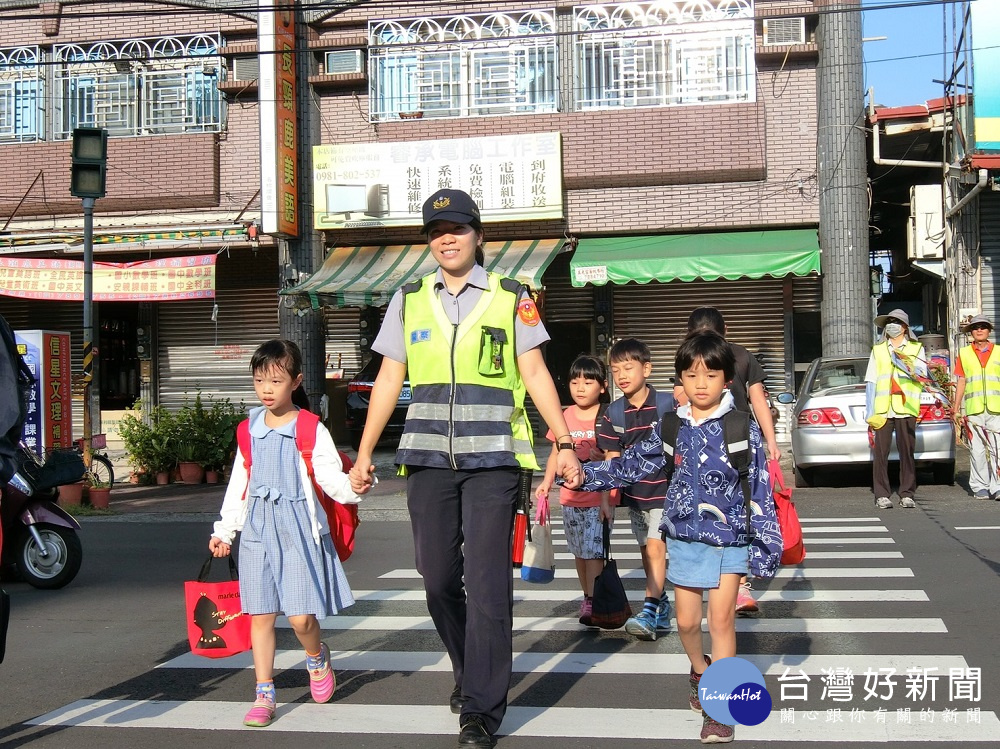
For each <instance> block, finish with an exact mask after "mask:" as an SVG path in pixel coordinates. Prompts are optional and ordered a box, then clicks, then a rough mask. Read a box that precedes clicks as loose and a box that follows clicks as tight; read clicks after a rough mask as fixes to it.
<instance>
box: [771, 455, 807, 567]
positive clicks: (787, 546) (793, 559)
mask: <svg viewBox="0 0 1000 749" xmlns="http://www.w3.org/2000/svg"><path fill="white" fill-rule="evenodd" d="M767 472H768V473H769V474H770V475H771V489H772V491H773V492H774V510H775V513H776V514H777V515H778V525H779V527H780V528H781V540H782V547H783V549H784V550H783V551H782V553H781V563H782V564H800V563H801V562H802V560H804V559H805V558H806V547H805V545H804V544H803V543H802V524H801V523H800V522H799V513H798V511H796V509H795V503H794V502H793V501H792V490H791V489H790V488H788V486H787V484H785V477H784V476H782V475H781V466H780V465H779V464H778V461H776V460H769V461H767Z"/></svg>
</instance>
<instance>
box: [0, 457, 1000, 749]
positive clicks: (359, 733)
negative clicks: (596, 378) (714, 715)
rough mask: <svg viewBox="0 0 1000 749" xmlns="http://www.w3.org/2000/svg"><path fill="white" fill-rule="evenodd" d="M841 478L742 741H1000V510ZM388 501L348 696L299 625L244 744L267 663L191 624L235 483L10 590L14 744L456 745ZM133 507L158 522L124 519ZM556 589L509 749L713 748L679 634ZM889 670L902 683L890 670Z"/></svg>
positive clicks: (9, 731) (752, 641) (761, 625)
mask: <svg viewBox="0 0 1000 749" xmlns="http://www.w3.org/2000/svg"><path fill="white" fill-rule="evenodd" d="M838 480H839V483H840V484H841V485H840V486H837V487H832V488H818V489H800V490H797V491H796V493H795V500H796V503H797V505H798V509H799V513H800V515H801V516H802V518H803V525H804V527H805V529H806V533H805V539H806V547H807V551H808V554H809V556H808V557H807V559H806V561H805V563H804V564H803V565H801V566H799V567H795V568H786V569H783V570H781V571H780V572H779V576H778V577H777V578H775V579H774V580H772V581H770V582H768V583H760V582H758V583H757V584H756V585H755V589H756V591H757V593H758V595H759V596H760V597H761V606H762V610H763V612H762V614H761V615H760V616H757V617H753V618H741V619H739V620H738V632H739V634H738V651H739V654H740V655H741V656H743V657H746V658H748V659H751V660H752V661H753V662H754V663H755V664H758V666H759V667H760V668H761V670H762V671H764V673H765V680H766V684H767V687H768V691H769V692H770V694H771V695H772V699H773V700H774V711H773V712H772V714H771V716H770V717H769V718H768V719H767V720H766V721H765V722H764V723H762V724H761V725H759V726H755V727H742V726H741V727H738V728H737V732H736V735H737V741H739V742H740V744H741V745H743V746H761V747H763V746H775V745H790V744H792V743H801V742H808V743H809V745H810V746H816V747H833V746H842V745H843V744H844V743H854V744H855V745H858V746H869V745H871V746H874V745H877V744H885V743H889V744H897V743H898V744H902V743H904V742H905V743H912V742H914V741H934V742H938V743H939V744H940V745H950V744H955V745H958V744H963V745H966V746H968V745H971V746H984V747H985V746H997V745H998V738H1000V720H998V717H997V715H998V711H1000V655H998V654H997V651H996V646H995V639H996V612H997V603H996V602H997V600H998V597H1000V583H998V574H997V573H998V570H1000V544H998V543H997V539H998V534H1000V502H977V501H975V500H972V499H969V498H968V496H967V493H966V491H965V490H964V489H963V487H962V486H961V481H962V476H961V474H960V484H959V485H956V486H954V487H934V486H926V485H925V486H921V488H920V489H919V491H918V494H917V501H918V508H917V509H916V510H903V509H901V508H899V507H895V508H893V509H892V510H886V511H882V512H876V510H875V508H874V507H873V505H872V500H871V492H870V490H869V489H868V488H867V487H865V486H863V485H850V481H851V479H850V476H839V477H838ZM860 480H861V481H862V482H863V481H864V476H863V475H862V476H860ZM380 486H381V485H380ZM384 489H386V493H385V494H384V495H383V496H381V497H380V498H372V501H371V503H370V504H369V507H368V508H367V509H366V510H365V511H364V512H363V514H362V517H363V518H364V519H365V522H363V524H362V526H361V529H360V535H359V540H358V547H357V550H356V552H355V554H354V556H353V557H352V558H351V559H350V560H349V561H348V563H347V564H346V569H347V572H348V577H349V580H350V583H351V586H352V588H353V589H354V590H355V592H356V594H357V595H358V597H359V601H358V603H357V604H356V605H355V606H354V607H352V608H351V609H350V610H348V611H346V612H344V616H342V617H338V618H336V619H331V620H328V622H327V623H326V626H325V635H324V639H325V641H326V642H327V643H328V644H329V645H330V647H331V650H332V651H333V652H334V654H335V657H336V658H338V659H340V660H339V662H338V663H337V672H338V679H339V686H338V691H337V694H336V696H335V697H334V700H333V702H332V703H330V704H329V705H322V706H317V705H315V704H313V703H312V702H311V700H310V699H309V689H308V681H307V677H306V674H305V673H304V671H303V669H302V668H301V666H300V665H299V654H298V653H297V651H296V650H295V641H294V637H293V636H292V635H291V632H290V631H287V630H282V631H280V632H279V643H278V645H279V663H281V662H287V665H288V666H289V668H288V669H287V670H283V671H279V673H278V676H277V686H278V694H279V702H280V703H284V704H283V706H282V707H280V708H279V717H278V720H277V721H276V722H275V723H274V724H273V725H272V726H271V727H269V728H267V729H245V728H243V727H242V726H241V724H240V722H241V718H242V715H243V713H244V712H245V711H246V709H247V708H248V706H249V702H250V698H251V696H252V684H253V677H252V672H251V671H250V670H248V669H247V668H246V667H245V666H246V663H247V662H248V661H247V659H246V657H245V656H237V657H236V658H237V659H241V658H242V659H243V660H237V661H236V662H230V663H227V662H219V661H208V660H206V659H201V658H195V657H193V656H191V655H190V654H189V652H188V648H187V645H186V640H185V631H184V605H183V592H182V587H183V586H182V583H183V581H184V580H185V579H190V578H193V577H194V576H195V574H196V573H197V571H198V568H199V567H200V565H201V562H202V561H203V559H204V556H205V543H206V540H207V535H208V531H209V529H210V526H209V522H210V519H209V515H208V514H207V509H210V507H211V502H213V501H216V500H217V499H218V490H215V491H216V494H215V495H212V494H211V493H207V494H206V498H205V499H204V500H198V501H197V502H195V501H192V502H190V503H189V504H188V506H187V509H188V510H190V511H191V512H190V513H188V512H184V511H176V510H170V511H165V512H157V511H156V510H155V508H157V507H160V508H162V507H163V506H164V504H165V503H163V502H161V503H160V504H157V503H156V502H155V501H153V500H142V501H140V500H128V499H125V498H119V499H118V500H117V502H116V503H115V504H117V505H118V506H119V507H120V508H121V514H119V515H116V516H114V517H109V518H84V520H83V524H84V529H83V531H82V538H83V544H84V548H85V554H86V559H85V562H84V567H83V570H82V571H81V573H80V575H79V577H78V578H77V579H76V580H75V581H74V582H73V583H72V584H71V585H70V586H68V587H67V588H65V589H63V590H59V591H38V590H35V589H32V588H30V587H28V586H27V585H25V584H23V583H6V584H5V587H6V588H7V589H8V591H9V592H10V593H11V596H12V599H13V615H12V621H11V628H10V633H9V637H8V652H7V660H6V662H5V663H3V664H2V665H0V685H2V690H3V698H2V699H0V745H2V746H10V747H20V746H30V747H32V748H35V747H38V748H42V749H48V748H49V747H80V746H92V747H102V748H103V747H109V748H116V749H117V748H118V747H122V748H124V747H129V748H130V749H131V748H133V747H156V748H161V747H162V748H163V749H166V748H167V747H177V746H185V747H186V746H204V745H207V744H209V743H212V744H216V745H217V744H220V743H236V742H239V743H240V744H242V745H244V746H247V747H256V746H259V747H265V746H267V747H292V746H295V747H301V746H327V745H329V744H330V743H333V742H339V743H340V744H341V745H343V746H349V747H372V748H374V749H387V748H388V747H416V748H417V749H424V748H427V749H431V748H432V747H433V748H438V747H452V746H455V735H456V733H457V725H456V721H455V717H454V716H452V715H451V714H450V713H449V712H448V710H447V707H446V703H447V697H448V694H449V692H450V690H451V687H452V678H451V674H450V671H449V669H448V666H447V659H446V657H444V656H443V654H442V652H441V651H442V648H441V643H440V640H439V639H438V638H437V635H436V634H435V633H434V631H433V628H430V627H429V626H428V624H427V613H426V607H425V605H424V603H423V599H422V593H421V591H420V581H419V578H417V577H416V575H415V573H414V572H413V570H412V568H413V558H412V547H411V542H410V536H409V528H408V524H407V523H406V522H405V521H402V520H398V519H393V518H397V517H400V513H402V512H403V510H402V509H401V507H402V504H401V502H402V499H401V497H400V495H399V494H398V493H397V492H395V490H392V486H391V485H390V486H389V487H384ZM175 493H176V492H175ZM123 494H127V493H126V492H123ZM133 496H136V497H137V496H145V495H141V492H140V491H138V490H136V491H135V492H134V493H133ZM191 496H194V493H192V495H191ZM127 502H131V503H132V504H133V505H135V504H137V503H138V504H139V505H140V506H139V507H138V509H137V508H136V507H130V508H129V510H128V511H125V503H127ZM143 502H145V504H142V503H143ZM118 503H121V504H118ZM113 506H115V505H113ZM215 506H217V504H216V505H215ZM151 508H154V509H151ZM386 518H388V519H386ZM557 519H558V518H557ZM556 529H557V530H558V525H557V526H556ZM615 538H616V539H618V540H620V542H621V543H620V544H618V545H616V546H615V554H616V556H617V557H618V559H619V568H620V569H621V570H622V571H623V575H624V577H625V584H626V587H627V588H628V589H629V590H630V591H631V593H632V595H633V596H634V597H638V598H641V592H640V590H641V588H642V579H641V575H640V574H639V573H638V572H637V570H636V568H637V567H639V566H640V564H639V562H638V561H637V559H635V558H634V557H633V556H630V555H634V553H635V548H634V544H633V543H631V542H630V541H629V535H628V523H627V519H625V518H624V516H623V517H622V518H620V520H619V523H618V524H617V528H616V535H615ZM557 539H558V536H557ZM560 546H561V545H560V544H558V543H557V549H556V550H557V552H565V548H564V547H562V548H560ZM557 575H558V577H557V579H556V580H555V581H554V582H553V583H551V584H550V585H545V586H539V585H534V586H532V585H528V584H526V583H522V582H520V581H518V582H517V583H516V585H515V588H516V602H515V609H514V615H515V618H516V624H515V628H516V631H515V634H514V650H515V652H516V653H517V654H518V655H517V657H516V661H515V663H516V665H515V674H514V679H513V683H512V687H511V693H510V704H511V708H510V711H509V713H508V719H507V721H506V722H505V724H504V726H503V728H502V730H501V734H509V735H505V736H503V737H502V738H501V740H500V744H499V746H500V747H510V748H511V749H517V748H518V747H523V748H529V747H530V748H532V749H535V748H540V747H554V746H557V747H570V748H571V749H573V748H579V747H588V748H589V747H594V748H595V749H596V748H598V747H600V749H624V748H625V747H636V746H650V747H652V746H654V745H655V746H691V745H692V743H693V741H695V740H696V737H697V735H698V730H699V728H700V721H698V720H697V719H696V717H695V715H694V714H693V713H691V712H690V711H689V710H687V709H686V688H687V678H686V673H687V665H686V661H685V659H684V656H683V651H682V649H681V647H680V643H679V641H678V639H677V637H676V635H668V636H666V637H663V638H661V639H660V640H658V641H657V642H639V641H636V640H635V639H634V638H632V637H630V636H628V635H626V634H625V633H624V632H623V631H621V630H618V631H611V632H600V631H594V630H586V629H584V628H583V627H581V626H579V625H578V624H577V623H576V621H575V616H574V615H575V612H576V609H577V607H578V600H579V599H578V596H579V591H578V584H577V582H576V580H575V577H574V573H573V572H572V561H571V560H566V559H557ZM286 651H287V654H286ZM889 668H894V669H895V675H894V676H888V677H887V676H886V674H887V672H886V671H880V669H889ZM934 668H936V669H937V671H933V670H932V669H934ZM786 669H787V670H786ZM824 669H825V671H824ZM847 669H851V672H852V674H853V683H852V684H851V688H850V690H848V689H847V688H846V687H845V686H844V684H845V683H847V682H848V681H851V680H850V679H848V678H847V677H846V671H847ZM907 669H910V675H909V677H908V676H907ZM975 669H981V673H980V675H979V676H977V675H976V673H975ZM866 670H868V671H869V672H871V673H872V674H873V675H871V676H868V677H865V676H864V672H865V671H866ZM800 672H801V673H803V674H805V675H806V676H807V677H808V679H809V680H808V682H806V681H804V680H802V679H801V677H799V674H800ZM879 673H881V674H882V676H883V679H882V680H881V682H879V680H878V679H877V678H875V675H877V674H879ZM796 677H798V679H797V680H796ZM935 677H936V678H935ZM824 679H826V680H827V682H824ZM893 679H894V680H895V684H894V688H893V692H892V695H891V696H888V693H887V690H888V688H889V687H888V686H887V682H888V681H891V680H893ZM803 684H804V685H805V691H806V692H807V694H806V695H805V696H806V699H805V700H804V701H801V700H797V699H795V696H796V695H797V694H798V693H799V691H802V690H801V689H800V688H801V687H802V685H803ZM866 686H867V687H871V688H872V689H871V693H868V692H866ZM931 689H934V694H933V695H932V694H931V693H930V690H931ZM797 690H799V691H797ZM847 692H850V693H849V694H847ZM921 692H923V693H922V694H921ZM866 696H867V698H866ZM973 697H978V699H973ZM878 708H882V709H883V710H885V712H884V713H883V714H882V715H881V717H880V716H879V714H878V713H877V712H875V711H876V710H877V709H878ZM792 710H794V711H795V712H794V722H793V721H792V717H793V716H792V714H791V712H790V711H792ZM952 711H954V712H952ZM862 713H863V717H862ZM220 732H221V733H220ZM331 734H332V735H331Z"/></svg>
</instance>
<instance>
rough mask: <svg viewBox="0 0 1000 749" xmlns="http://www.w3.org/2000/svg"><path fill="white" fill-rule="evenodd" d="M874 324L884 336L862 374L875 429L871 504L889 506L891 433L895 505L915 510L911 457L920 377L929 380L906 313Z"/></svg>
mask: <svg viewBox="0 0 1000 749" xmlns="http://www.w3.org/2000/svg"><path fill="white" fill-rule="evenodd" d="M875 325H876V326H877V327H880V328H882V329H883V331H882V337H881V339H880V340H879V342H878V343H876V344H875V345H874V346H873V347H872V353H871V357H870V358H869V359H868V372H867V373H866V374H865V383H866V385H867V408H866V411H865V417H866V419H867V421H868V425H869V427H871V429H872V431H873V440H872V449H873V452H874V455H873V459H872V488H873V490H874V492H875V506H876V507H878V508H879V509H880V510H888V509H891V508H892V499H891V497H892V489H891V487H890V486H889V449H890V447H891V445H892V435H893V432H895V434H896V451H897V452H898V453H899V506H900V507H907V508H913V507H916V506H917V505H916V503H915V502H914V499H913V495H914V494H915V493H916V490H917V473H916V468H915V465H914V458H913V454H914V449H915V446H916V433H917V415H918V414H919V413H920V393H921V392H922V391H923V385H922V384H921V382H920V379H919V378H926V377H927V361H926V359H925V357H924V347H923V345H922V344H921V343H919V342H917V341H916V340H914V338H913V333H912V332H911V331H910V318H909V316H908V315H907V314H906V312H904V311H903V310H901V309H894V310H893V311H892V312H890V313H888V314H886V315H879V316H878V317H876V318H875Z"/></svg>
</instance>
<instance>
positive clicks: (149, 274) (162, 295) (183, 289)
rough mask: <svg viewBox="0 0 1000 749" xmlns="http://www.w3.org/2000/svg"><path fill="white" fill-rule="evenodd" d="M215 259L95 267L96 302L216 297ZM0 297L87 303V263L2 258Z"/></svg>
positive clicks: (157, 261)
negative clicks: (84, 283)
mask: <svg viewBox="0 0 1000 749" xmlns="http://www.w3.org/2000/svg"><path fill="white" fill-rule="evenodd" d="M215 258H216V256H215V255H194V256H190V257H171V258H161V259H159V260H145V261H142V262H137V263H103V262H102V263H97V262H95V263H94V276H93V278H94V301H95V302H125V301H141V302H170V301H178V300H181V299H213V298H214V297H215ZM0 294H3V295H4V296H14V297H20V298H22V299H49V300H52V301H79V302H82V301H83V262H81V261H79V260H59V259H56V260H53V259H49V258H22V257H16V256H15V257H11V256H7V257H5V256H2V255H0Z"/></svg>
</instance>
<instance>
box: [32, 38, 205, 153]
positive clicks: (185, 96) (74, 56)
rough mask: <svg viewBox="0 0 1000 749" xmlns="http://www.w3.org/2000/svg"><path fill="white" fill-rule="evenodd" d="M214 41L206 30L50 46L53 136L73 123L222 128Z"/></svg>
mask: <svg viewBox="0 0 1000 749" xmlns="http://www.w3.org/2000/svg"><path fill="white" fill-rule="evenodd" d="M219 47H220V39H219V38H218V37H217V36H213V35H199V36H194V37H161V38H158V39H132V40H128V41H120V42H99V43H96V44H91V45H79V44H68V45H59V46H56V47H55V48H54V49H53V58H54V61H55V69H54V75H53V88H54V89H55V92H56V95H55V104H54V107H53V113H52V133H53V137H54V138H56V139H61V138H69V137H70V136H71V135H72V133H73V129H74V128H77V127H101V128H105V129H106V130H107V131H108V134H109V135H111V136H123V135H161V134H168V133H192V132H218V131H220V130H222V118H223V104H222V97H221V94H220V93H219V91H218V88H217V81H218V76H219V71H220V70H221V69H222V65H221V61H220V59H219Z"/></svg>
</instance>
